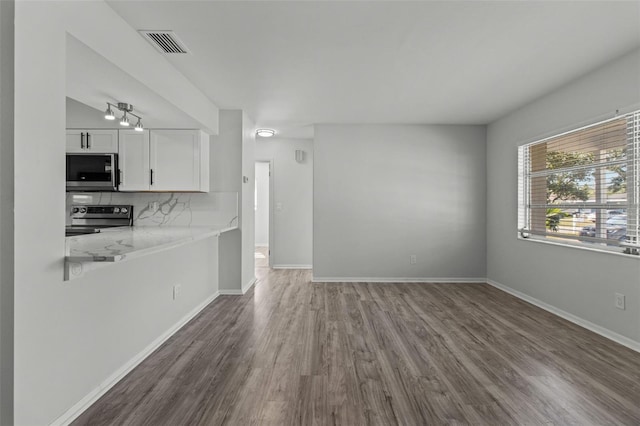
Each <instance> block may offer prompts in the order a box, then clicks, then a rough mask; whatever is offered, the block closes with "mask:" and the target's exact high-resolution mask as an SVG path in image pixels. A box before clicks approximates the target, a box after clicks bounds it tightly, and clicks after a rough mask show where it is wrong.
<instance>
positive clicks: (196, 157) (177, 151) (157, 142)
mask: <svg viewBox="0 0 640 426" xmlns="http://www.w3.org/2000/svg"><path fill="white" fill-rule="evenodd" d="M119 133H120V152H119V154H118V163H119V166H118V167H119V169H120V187H119V189H120V191H133V192H143V191H153V192H160V191H163V192H164V191H171V192H209V135H208V134H206V133H204V132H202V131H200V130H145V131H143V132H136V131H135V130H120V131H119Z"/></svg>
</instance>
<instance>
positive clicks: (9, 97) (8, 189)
mask: <svg viewBox="0 0 640 426" xmlns="http://www.w3.org/2000/svg"><path fill="white" fill-rule="evenodd" d="M13 17H14V2H13V1H0V425H9V424H12V423H13V183H14V178H13V172H14V167H13V100H14V98H13V41H14V31H13Z"/></svg>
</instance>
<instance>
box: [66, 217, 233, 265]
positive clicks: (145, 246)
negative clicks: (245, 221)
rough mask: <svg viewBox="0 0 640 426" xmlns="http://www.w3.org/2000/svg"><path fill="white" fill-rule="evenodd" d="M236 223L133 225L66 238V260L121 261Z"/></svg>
mask: <svg viewBox="0 0 640 426" xmlns="http://www.w3.org/2000/svg"><path fill="white" fill-rule="evenodd" d="M236 228H237V226H235V225H234V226H220V227H188V228H187V227H164V226H145V227H139V226H133V227H119V228H110V229H104V230H102V232H100V233H98V234H89V235H79V236H74V237H67V238H65V243H66V244H65V245H66V247H65V250H66V252H65V254H66V257H65V260H66V261H67V262H119V261H122V260H125V259H131V258H133V257H140V256H145V255H148V254H151V253H156V252H160V251H164V250H167V249H170V248H174V247H179V246H181V245H185V244H189V243H191V242H194V241H198V240H202V239H205V238H209V237H215V236H219V235H220V234H221V233H223V232H227V231H231V230H233V229H236Z"/></svg>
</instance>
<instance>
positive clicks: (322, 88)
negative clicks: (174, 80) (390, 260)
mask: <svg viewBox="0 0 640 426" xmlns="http://www.w3.org/2000/svg"><path fill="white" fill-rule="evenodd" d="M109 4H110V6H111V7H112V8H113V9H114V10H115V11H116V12H117V13H118V14H120V15H121V16H122V17H123V18H124V19H125V20H126V21H128V23H129V24H130V25H131V26H132V27H134V28H135V29H154V30H174V31H175V32H176V33H177V35H178V36H179V37H180V38H181V39H182V41H184V43H185V44H186V45H187V47H188V48H189V49H190V50H191V52H192V53H191V54H189V55H173V56H167V60H169V61H170V62H171V63H172V64H173V65H174V66H175V67H176V68H177V69H178V70H180V71H181V72H182V73H183V74H184V75H185V76H186V77H187V78H188V79H190V80H191V82H192V83H193V84H194V85H195V86H196V87H198V88H200V89H201V90H202V91H203V92H204V93H205V94H206V95H207V96H208V97H209V98H210V99H211V100H212V101H213V102H215V103H216V104H217V105H218V106H219V107H220V108H230V109H236V108H237V109H244V110H245V111H246V112H247V113H248V114H249V116H250V117H252V118H253V119H255V120H256V124H257V125H258V126H259V127H272V128H275V129H276V130H278V131H279V132H280V134H281V135H285V136H292V137H295V136H310V135H311V131H312V127H311V125H312V124H313V123H464V124H484V123H489V122H491V121H493V120H495V119H497V118H499V117H501V116H503V115H505V114H506V113H508V112H510V111H512V110H514V109H516V108H518V107H520V106H522V105H524V104H526V103H528V102H530V101H532V100H534V99H536V98H538V97H540V96H542V95H544V94H546V93H548V92H550V91H552V90H554V89H555V88H557V87H559V86H561V85H564V84H566V83H568V82H569V81H571V80H573V79H575V78H576V77H578V76H580V75H583V74H585V73H586V72H588V71H590V70H592V69H595V68H597V67H599V66H601V65H603V64H605V63H607V62H608V61H610V60H612V59H614V58H616V57H619V56H621V55H623V54H625V53H627V52H629V51H631V50H634V49H636V48H638V47H640V2H638V1H632V2H616V1H600V2H599V1H582V2H581V1H568V2H562V1H553V2H551V1H549V2H541V1H510V2H501V1H469V2H465V1H453V2H452V1H449V2H417V1H413V2H399V1H390V2H367V1H359V2H310V1H304V2H280V1H258V2H245V1H228V2H219V1H211V2H207V1H196V2H189V1H164V2H145V1H143V2H132V1H110V2H109Z"/></svg>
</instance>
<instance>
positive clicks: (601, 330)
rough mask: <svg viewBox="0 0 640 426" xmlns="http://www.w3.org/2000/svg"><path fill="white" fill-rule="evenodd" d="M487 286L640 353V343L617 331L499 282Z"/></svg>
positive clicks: (489, 282)
mask: <svg viewBox="0 0 640 426" xmlns="http://www.w3.org/2000/svg"><path fill="white" fill-rule="evenodd" d="M487 284H489V285H490V286H492V287H495V288H497V289H498V290H502V291H504V292H505V293H509V294H510V295H512V296H515V297H517V298H518V299H521V300H524V301H525V302H528V303H531V304H532V305H535V306H537V307H538V308H541V309H544V310H545V311H547V312H551V313H552V314H554V315H557V316H559V317H560V318H564V319H566V320H567V321H571V322H572V323H574V324H576V325H579V326H580V327H583V328H586V329H587V330H589V331H593V332H594V333H596V334H599V335H601V336H602V337H605V338H607V339H609V340H613V341H614V342H616V343H619V344H621V345H622V346H626V347H627V348H629V349H633V350H634V351H636V352H640V342H636V341H635V340H633V339H630V338H628V337H626V336H623V335H622V334H618V333H616V332H615V331H611V330H609V329H608V328H605V327H602V326H599V325H597V324H594V323H592V322H590V321H587V320H585V319H583V318H580V317H578V316H576V315H573V314H571V313H569V312H566V311H563V310H562V309H560V308H556V307H555V306H553V305H550V304H548V303H546V302H543V301H541V300H538V299H536V298H535V297H531V296H529V295H528V294H525V293H522V292H520V291H518V290H514V289H512V288H511V287H507V286H506V285H504V284H500V283H499V282H497V281H493V280H490V279H487Z"/></svg>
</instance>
